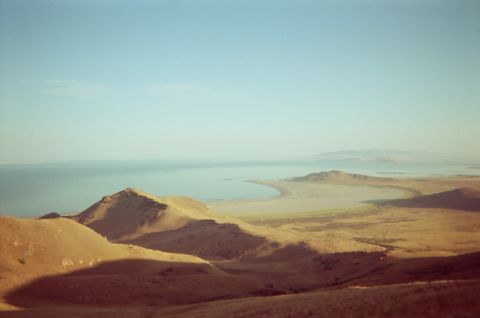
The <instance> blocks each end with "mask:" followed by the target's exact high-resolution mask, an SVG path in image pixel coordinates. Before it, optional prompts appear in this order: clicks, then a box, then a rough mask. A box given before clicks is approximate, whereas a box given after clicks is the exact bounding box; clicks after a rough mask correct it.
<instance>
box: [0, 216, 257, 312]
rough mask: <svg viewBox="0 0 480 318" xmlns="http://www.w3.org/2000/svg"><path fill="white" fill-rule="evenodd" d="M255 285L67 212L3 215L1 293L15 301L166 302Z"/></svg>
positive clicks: (244, 291) (240, 292) (247, 290)
mask: <svg viewBox="0 0 480 318" xmlns="http://www.w3.org/2000/svg"><path fill="white" fill-rule="evenodd" d="M186 287H188V288H186ZM258 288H259V283H257V282H255V281H253V280H252V279H249V278H248V277H247V278H245V277H235V276H232V275H229V274H227V273H225V272H224V271H222V270H220V269H218V268H217V267H216V266H214V265H212V264H210V263H209V262H207V261H205V260H203V259H201V258H198V257H195V256H192V255H185V254H174V253H165V252H161V251H155V250H148V249H144V248H141V247H137V246H133V245H127V244H113V243H110V242H109V241H108V240H106V239H105V238H104V237H102V236H101V235H99V234H97V233H95V232H94V231H93V230H91V229H89V228H88V227H86V226H83V225H81V224H79V223H77V222H75V221H73V220H69V219H66V218H57V219H37V220H33V219H32V220H19V219H15V218H11V217H3V216H0V300H1V299H8V302H9V303H10V304H14V305H20V306H27V307H30V306H42V305H44V304H52V303H76V304H90V305H92V304H99V303H101V304H103V305H105V304H114V305H123V304H124V303H126V302H127V303H128V304H138V303H140V304H142V305H147V304H156V305H161V306H164V305H166V304H184V303H192V302H198V301H206V300H210V299H214V298H221V297H227V298H228V297H230V298H231V297H241V296H245V295H249V294H251V293H252V292H253V291H255V290H256V289H258ZM0 303H1V301H0Z"/></svg>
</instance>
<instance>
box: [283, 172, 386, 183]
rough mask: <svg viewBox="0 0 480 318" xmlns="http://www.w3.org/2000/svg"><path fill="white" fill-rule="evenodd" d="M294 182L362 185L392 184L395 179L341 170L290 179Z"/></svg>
mask: <svg viewBox="0 0 480 318" xmlns="http://www.w3.org/2000/svg"><path fill="white" fill-rule="evenodd" d="M290 180H292V181H315V182H333V183H337V182H338V183H342V184H350V183H352V182H354V183H362V182H366V181H368V182H372V181H375V182H391V181H393V180H395V179H393V178H380V177H371V176H365V175H361V174H355V173H348V172H344V171H340V170H331V171H322V172H316V173H310V174H307V175H306V176H303V177H296V178H292V179H290Z"/></svg>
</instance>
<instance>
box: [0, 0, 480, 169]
mask: <svg viewBox="0 0 480 318" xmlns="http://www.w3.org/2000/svg"><path fill="white" fill-rule="evenodd" d="M479 140H480V1H476V0H451V1H446V0H416V1H414V0H402V1H400V0H384V1H381V0H376V1H375V0H355V1H354V0H337V1H333V0H331V1H326V0H325V1H321V0H292V1H285V0H276V1H267V0H263V1H262V0H256V1H250V0H246V1H240V0H238V1H230V0H223V1H220V0H217V1H202V0H183V1H175V0H171V1H147V0H137V1H134V0H131V1H126V0H123V1H122V0H117V1H113V0H105V1H100V0H97V1H92V0H78V1H73V0H64V1H60V0H32V1H25V0H0V162H49V161H62V160H119V159H157V158H158V159H175V158H182V159H185V158H221V159H230V158H235V159H243V158H264V159H279V158H292V157H302V156H309V155H315V154H318V153H321V152H325V151H335V150H344V149H363V148H381V149H383V148H387V149H399V150H416V151H429V152H436V153H442V154H462V155H467V156H470V157H476V158H480V145H479V142H478V141H479Z"/></svg>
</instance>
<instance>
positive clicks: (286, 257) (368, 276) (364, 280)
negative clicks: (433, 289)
mask: <svg viewBox="0 0 480 318" xmlns="http://www.w3.org/2000/svg"><path fill="white" fill-rule="evenodd" d="M216 265H217V266H218V268H220V269H218V268H217V267H213V266H211V265H209V264H202V263H179V262H175V263H173V262H172V263H171V262H163V261H153V260H145V259H129V260H121V261H111V262H104V263H101V264H100V265H97V266H95V267H91V268H86V269H81V270H77V271H74V272H70V273H66V274H61V275H53V276H47V277H42V278H39V279H37V280H35V281H32V282H30V283H28V284H25V285H23V286H20V287H18V288H17V289H15V290H12V291H10V292H9V293H8V294H7V295H6V296H5V300H6V301H7V302H8V303H9V304H12V305H15V306H18V307H23V308H41V307H48V306H52V305H53V306H58V305H61V306H72V305H75V306H81V307H102V306H103V307H109V306H110V307H128V306H132V307H135V306H147V307H149V306H155V307H164V306H176V305H185V304H194V303H200V302H207V301H213V300H220V299H233V298H242V297H252V296H273V295H281V294H291V293H300V292H305V291H312V290H316V289H325V288H327V289H328V288H342V287H348V286H355V285H363V286H376V285H386V284H395V283H409V282H415V281H435V280H470V279H480V252H478V253H471V254H464V255H459V256H451V257H429V258H415V259H396V258H393V257H388V256H387V254H386V253H382V252H349V253H330V254H320V253H317V252H315V251H314V250H312V249H311V248H310V247H309V246H308V245H306V244H294V245H288V246H285V247H283V248H280V249H278V250H277V251H276V252H274V253H272V254H270V255H266V256H264V257H259V258H255V259H253V258H249V259H243V260H238V261H235V262H219V263H217V264H216Z"/></svg>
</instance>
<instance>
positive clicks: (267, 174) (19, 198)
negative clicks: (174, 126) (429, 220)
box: [0, 160, 480, 216]
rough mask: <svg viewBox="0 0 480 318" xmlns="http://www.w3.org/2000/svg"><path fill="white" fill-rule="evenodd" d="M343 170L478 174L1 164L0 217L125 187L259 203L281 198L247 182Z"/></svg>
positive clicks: (439, 169)
mask: <svg viewBox="0 0 480 318" xmlns="http://www.w3.org/2000/svg"><path fill="white" fill-rule="evenodd" d="M333 169H339V170H344V171H348V172H354V173H364V174H369V175H381V176H395V177H401V176H432V175H455V174H471V175H473V174H478V173H480V170H478V169H469V168H468V167H466V166H460V165H432V164H395V163H389V162H385V163H365V162H363V163H362V162H342V161H330V162H328V161H322V162H312V161H282V162H280V161H276V162H266V161H258V162H252V161H250V162H231V161H229V162H222V161H186V160H184V161H128V162H125V161H122V162H118V161H117V162H105V161H103V162H70V163H50V164H11V165H10V164H4V165H0V214H4V215H12V216H35V215H42V214H45V213H48V212H51V211H57V212H61V213H69V212H79V211H82V210H84V209H86V208H87V207H89V206H90V205H91V204H93V203H95V202H96V201H98V200H99V199H100V198H101V197H102V196H104V195H107V194H112V193H115V192H118V191H120V190H122V189H124V188H127V187H132V188H139V189H142V190H144V191H146V192H149V193H152V194H155V195H159V196H165V195H186V196H191V197H193V198H196V199H199V200H203V201H217V200H231V199H236V198H241V199H260V198H267V197H271V196H275V195H277V194H278V193H277V191H276V190H275V189H272V188H270V187H266V186H262V185H258V184H252V183H247V182H244V181H245V180H249V179H278V178H286V177H293V176H302V175H305V174H308V173H312V172H318V171H325V170H333Z"/></svg>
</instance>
